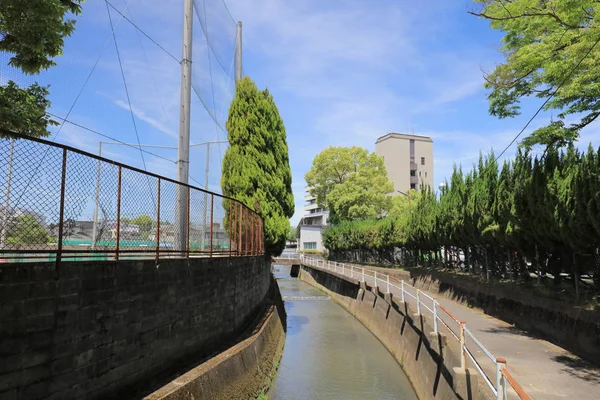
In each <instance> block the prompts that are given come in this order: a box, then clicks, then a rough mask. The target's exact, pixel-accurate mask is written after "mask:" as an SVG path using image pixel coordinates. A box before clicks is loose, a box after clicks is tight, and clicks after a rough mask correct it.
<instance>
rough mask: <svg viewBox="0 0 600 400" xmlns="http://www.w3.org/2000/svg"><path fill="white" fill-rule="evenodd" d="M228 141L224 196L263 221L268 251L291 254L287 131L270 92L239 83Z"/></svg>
mask: <svg viewBox="0 0 600 400" xmlns="http://www.w3.org/2000/svg"><path fill="white" fill-rule="evenodd" d="M227 137H228V139H229V144H230V146H229V148H228V149H227V152H226V153H225V156H224V158H223V176H222V177H221V188H222V190H223V194H224V195H226V196H229V197H233V198H235V199H238V200H240V201H242V202H243V203H245V204H246V205H247V206H248V207H250V208H252V209H253V210H255V211H256V212H258V213H259V214H260V215H262V217H263V219H264V235H265V251H266V252H267V253H268V254H273V255H278V254H280V253H281V252H282V251H283V249H284V248H285V240H286V237H287V235H288V233H289V230H290V223H289V218H290V217H291V216H292V215H294V195H293V193H292V172H291V169H290V163H289V155H288V146H287V139H286V133H285V126H284V125H283V120H282V119H281V116H280V115H279V110H278V109H277V106H276V105H275V102H274V101H273V96H272V95H271V94H270V93H269V91H268V90H263V91H260V90H258V88H257V87H256V85H255V83H254V82H253V81H252V80H251V79H250V78H249V77H244V78H243V79H241V80H240V81H239V82H238V83H237V87H236V93H235V97H234V99H233V101H232V102H231V106H230V107H229V115H228V119H227ZM225 209H226V210H227V209H228V207H227V206H226V207H225Z"/></svg>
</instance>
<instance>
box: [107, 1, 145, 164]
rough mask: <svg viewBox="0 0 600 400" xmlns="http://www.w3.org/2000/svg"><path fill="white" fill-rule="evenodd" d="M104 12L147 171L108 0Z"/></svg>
mask: <svg viewBox="0 0 600 400" xmlns="http://www.w3.org/2000/svg"><path fill="white" fill-rule="evenodd" d="M105 3H106V12H107V13H108V20H109V22H110V28H111V30H112V37H113V40H114V42H115V50H116V51H117V60H118V61H119V68H120V70H121V77H122V78H123V86H124V87H125V96H126V97H127V104H129V111H130V114H131V122H132V123H133V130H134V131H135V137H136V139H137V142H138V146H139V150H140V156H141V157H142V164H144V171H147V170H148V169H147V168H146V160H145V159H144V153H143V152H142V145H141V143H140V135H139V133H138V130H137V124H136V123H135V115H134V114H133V108H132V107H131V97H130V96H129V89H128V87H127V80H126V79H125V71H124V70H123V63H122V62H121V53H120V52H119V44H118V43H117V35H115V28H114V25H113V22H112V16H111V15H110V8H109V7H108V0H105Z"/></svg>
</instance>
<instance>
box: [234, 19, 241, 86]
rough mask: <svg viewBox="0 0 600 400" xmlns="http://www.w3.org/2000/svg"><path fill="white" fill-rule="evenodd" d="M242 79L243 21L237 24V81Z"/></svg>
mask: <svg viewBox="0 0 600 400" xmlns="http://www.w3.org/2000/svg"><path fill="white" fill-rule="evenodd" d="M240 79H242V21H238V23H237V40H236V48H235V81H236V83H237V82H238V81H239V80H240Z"/></svg>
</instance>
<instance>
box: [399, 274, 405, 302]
mask: <svg viewBox="0 0 600 400" xmlns="http://www.w3.org/2000/svg"><path fill="white" fill-rule="evenodd" d="M401 283H402V290H401V291H400V292H401V295H402V302H403V303H404V279H402V282H401Z"/></svg>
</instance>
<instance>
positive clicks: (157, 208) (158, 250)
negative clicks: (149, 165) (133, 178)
mask: <svg viewBox="0 0 600 400" xmlns="http://www.w3.org/2000/svg"><path fill="white" fill-rule="evenodd" d="M157 186H158V187H157V188H156V193H157V197H156V200H157V201H156V258H155V259H156V261H158V258H159V256H160V178H158V185H157Z"/></svg>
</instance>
